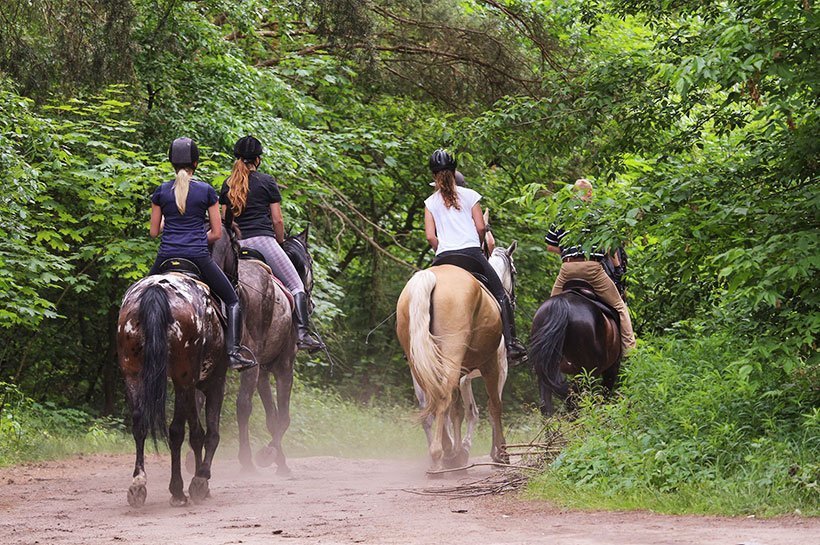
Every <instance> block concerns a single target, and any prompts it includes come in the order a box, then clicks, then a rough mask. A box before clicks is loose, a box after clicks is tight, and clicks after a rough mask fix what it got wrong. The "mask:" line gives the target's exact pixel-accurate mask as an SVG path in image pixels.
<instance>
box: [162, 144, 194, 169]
mask: <svg viewBox="0 0 820 545" xmlns="http://www.w3.org/2000/svg"><path fill="white" fill-rule="evenodd" d="M168 160H169V161H171V164H172V165H174V166H175V167H187V166H193V165H194V163H198V162H199V148H198V147H197V146H196V142H194V141H193V140H191V139H190V138H184V137H183V138H177V139H176V140H174V141H173V142H171V147H170V148H168Z"/></svg>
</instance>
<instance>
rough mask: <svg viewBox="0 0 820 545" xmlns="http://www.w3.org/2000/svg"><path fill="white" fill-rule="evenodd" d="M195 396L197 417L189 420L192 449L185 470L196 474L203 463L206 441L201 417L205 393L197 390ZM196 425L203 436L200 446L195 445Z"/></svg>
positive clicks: (199, 442)
mask: <svg viewBox="0 0 820 545" xmlns="http://www.w3.org/2000/svg"><path fill="white" fill-rule="evenodd" d="M194 396H195V398H196V419H193V420H189V421H188V429H189V430H191V439H190V443H191V450H189V451H188V455H187V456H185V471H187V472H188V473H189V474H191V475H196V468H198V467H199V466H200V464H201V463H202V446H203V445H204V442H205V430H204V429H203V428H202V422H201V421H200V419H199V415H200V414H202V407H203V406H204V405H205V394H203V393H202V392H200V391H199V390H196V392H195V393H194ZM194 426H197V428H198V430H199V432H198V433H199V435H201V436H202V439H201V440H199V441H198V442H197V444H199V447H198V448H197V447H195V446H194V435H193V434H194Z"/></svg>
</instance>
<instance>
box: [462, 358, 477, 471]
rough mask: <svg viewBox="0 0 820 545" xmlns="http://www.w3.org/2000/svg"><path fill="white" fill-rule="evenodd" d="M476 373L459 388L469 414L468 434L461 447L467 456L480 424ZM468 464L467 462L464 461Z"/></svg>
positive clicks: (468, 377)
mask: <svg viewBox="0 0 820 545" xmlns="http://www.w3.org/2000/svg"><path fill="white" fill-rule="evenodd" d="M474 376H475V372H472V373H470V374H468V375H467V376H465V377H464V378H462V379H461V384H460V385H459V388H460V389H461V400H462V401H463V402H464V410H465V412H466V413H467V433H466V434H465V435H464V439H463V440H462V441H461V446H462V448H463V450H464V451H465V452H466V454H467V455H468V456H469V454H470V449H472V448H473V432H474V431H475V426H476V424H477V423H478V404H477V403H476V402H475V397H474V396H473V377H474ZM464 463H467V460H465V461H464Z"/></svg>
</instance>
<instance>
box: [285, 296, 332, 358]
mask: <svg viewBox="0 0 820 545" xmlns="http://www.w3.org/2000/svg"><path fill="white" fill-rule="evenodd" d="M293 302H294V307H295V308H294V309H293V317H294V318H295V319H296V333H297V335H298V341H297V346H298V347H299V348H301V349H303V350H307V351H308V353H310V354H312V353H314V352H316V351H317V350H324V349H325V343H323V342H322V341H320V340H319V339H317V338H316V337H314V336H313V334H312V333H311V332H310V329H309V326H308V324H309V322H308V320H309V319H310V318H309V313H308V304H307V294H306V293H305V292H300V293H296V294H294V295H293Z"/></svg>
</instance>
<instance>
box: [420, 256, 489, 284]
mask: <svg viewBox="0 0 820 545" xmlns="http://www.w3.org/2000/svg"><path fill="white" fill-rule="evenodd" d="M438 265H454V266H456V267H458V268H459V269H464V270H465V271H467V272H468V273H470V274H472V275H473V277H475V279H476V280H478V282H479V283H480V284H481V285H482V286H484V287H485V288H487V291H490V281H489V280H487V277H486V276H484V267H482V266H481V262H480V261H479V260H477V259H476V258H474V257H472V256H469V255H464V254H449V255H445V256H441V257H436V258H435V259H433V264H432V266H433V267H436V266H438ZM491 293H492V292H491Z"/></svg>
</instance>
